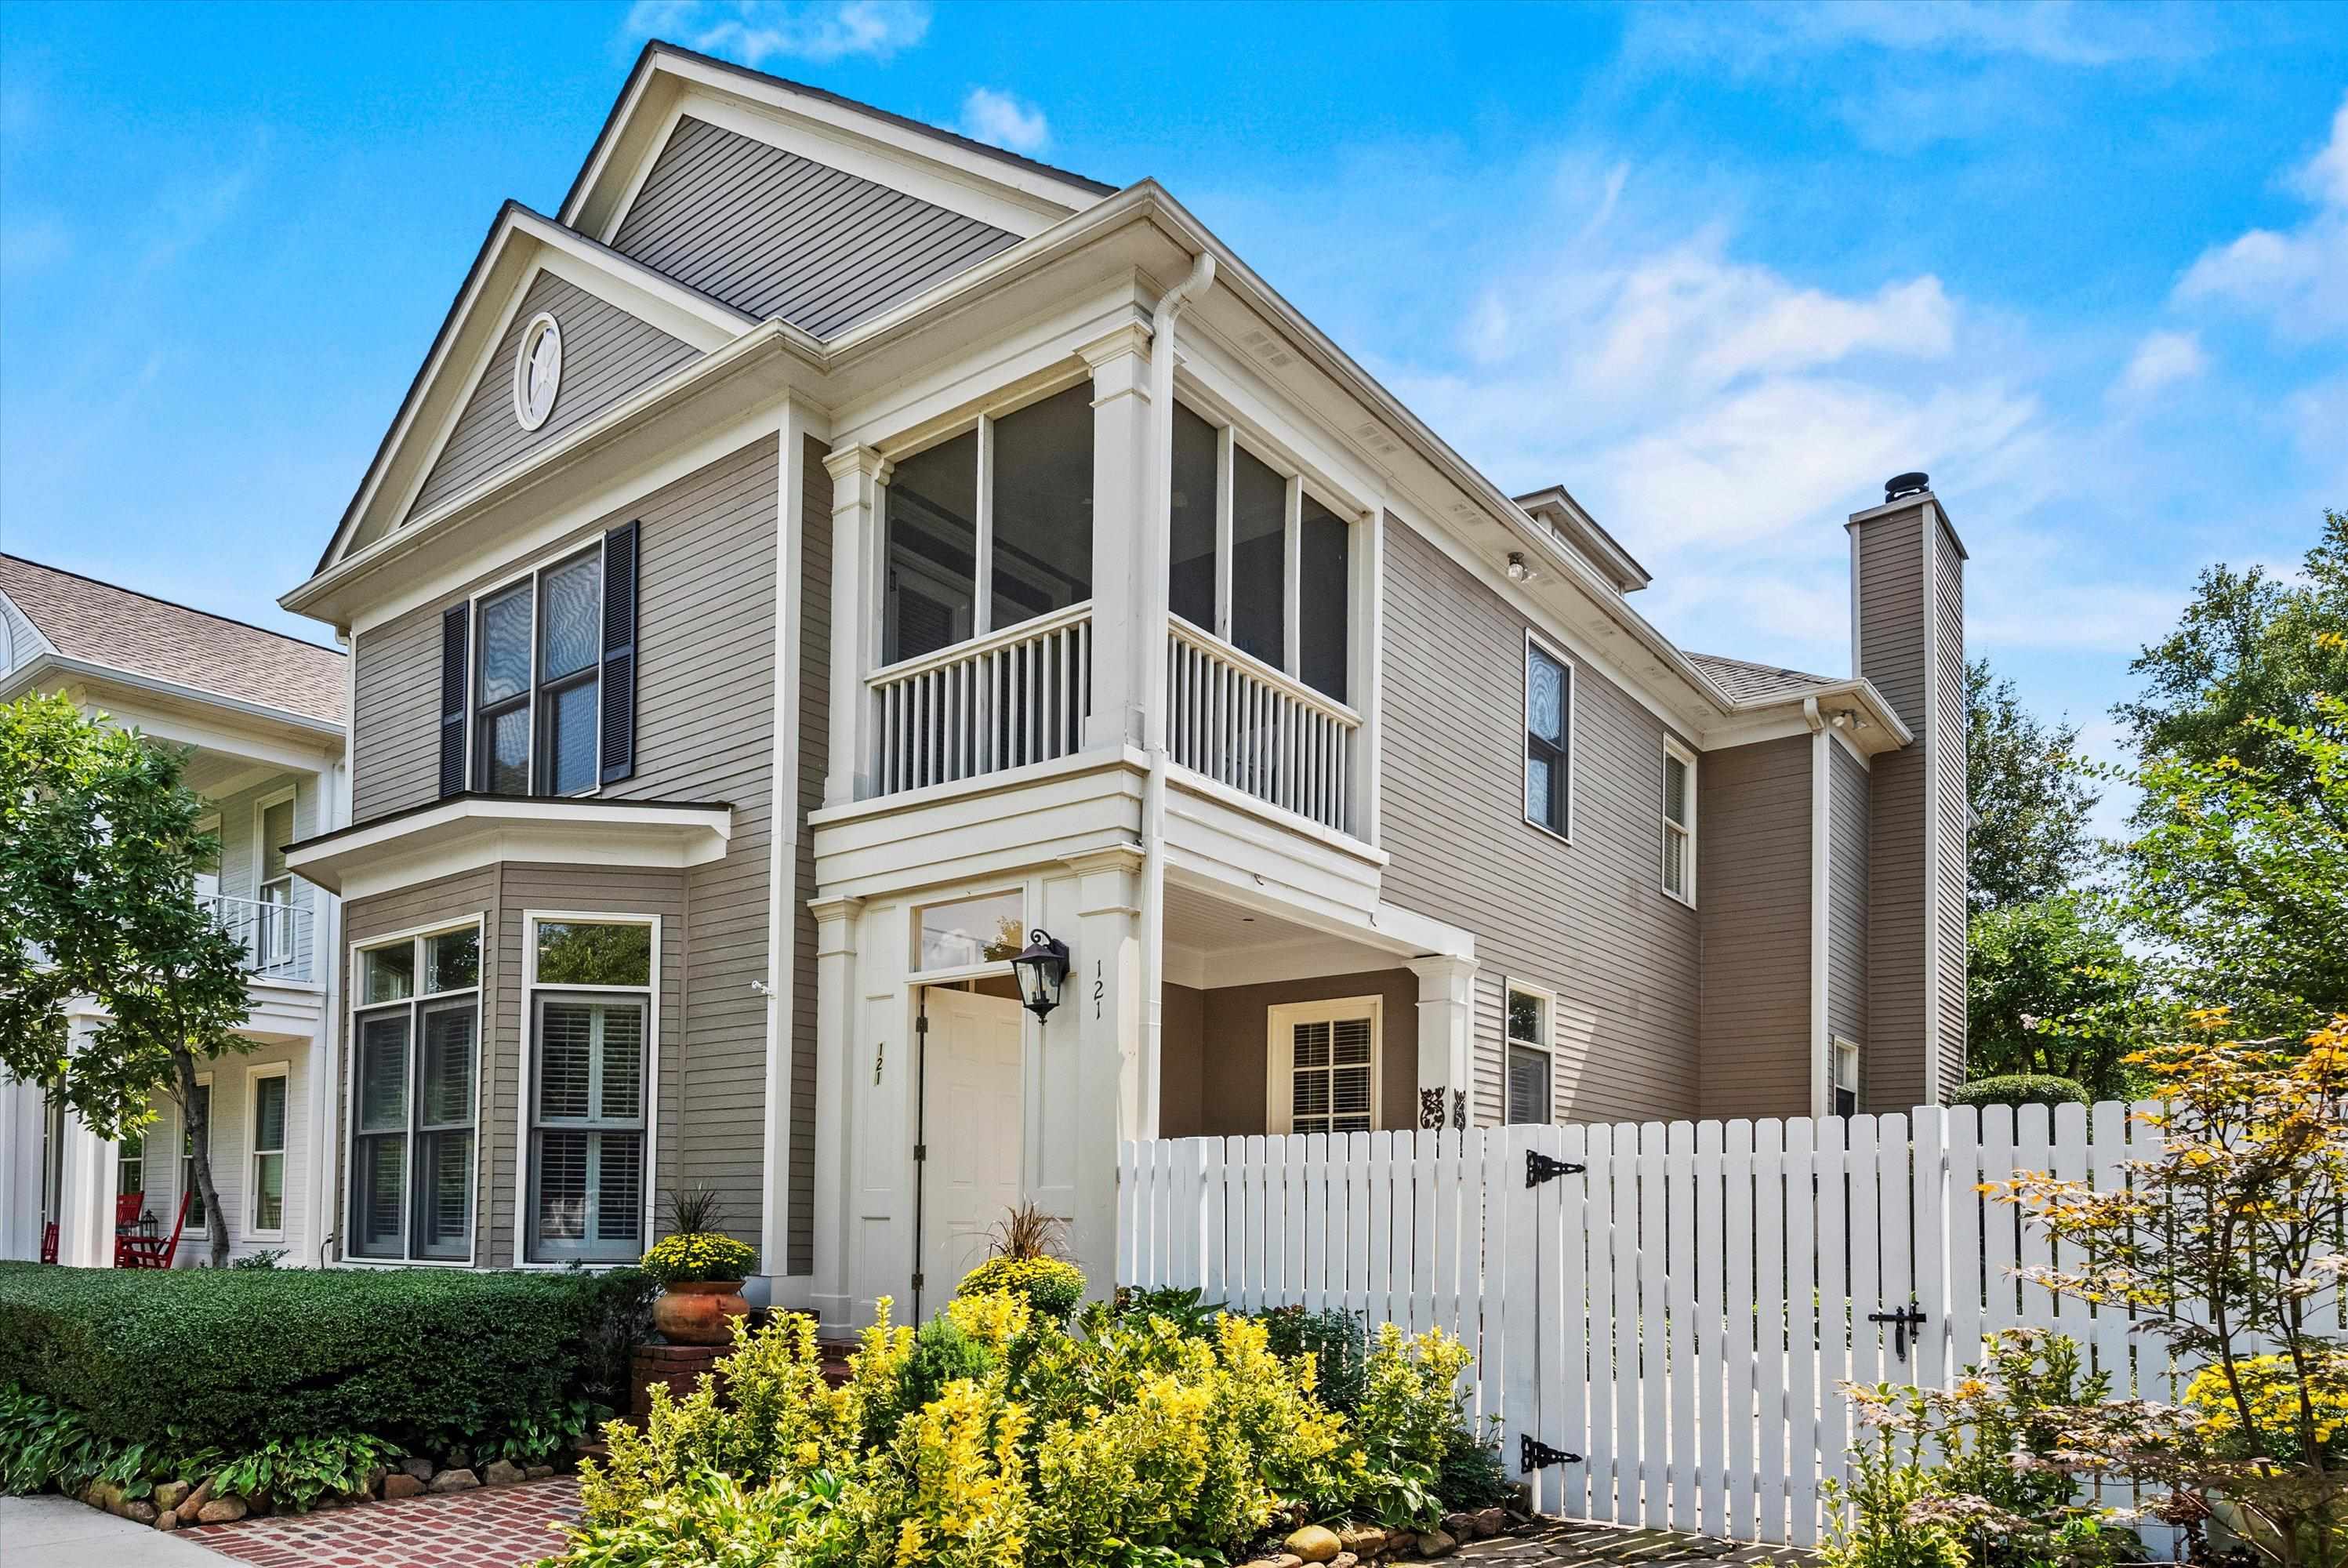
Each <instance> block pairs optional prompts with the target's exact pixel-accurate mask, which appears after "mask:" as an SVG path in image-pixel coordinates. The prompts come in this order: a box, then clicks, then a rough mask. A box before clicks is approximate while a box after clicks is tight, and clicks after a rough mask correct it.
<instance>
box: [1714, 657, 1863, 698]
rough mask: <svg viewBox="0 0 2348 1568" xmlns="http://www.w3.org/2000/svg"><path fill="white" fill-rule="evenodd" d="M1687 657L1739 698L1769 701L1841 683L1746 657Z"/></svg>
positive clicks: (1826, 677) (1716, 683) (1717, 684)
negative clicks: (1757, 663) (1755, 661)
mask: <svg viewBox="0 0 2348 1568" xmlns="http://www.w3.org/2000/svg"><path fill="white" fill-rule="evenodd" d="M1687 659H1688V663H1690V664H1692V665H1694V666H1695V667H1696V668H1698V669H1700V670H1702V671H1703V672H1704V674H1705V675H1706V676H1710V677H1711V678H1712V682H1713V684H1714V685H1715V686H1718V687H1720V689H1721V690H1723V691H1725V692H1726V693H1727V694H1728V695H1729V696H1731V697H1733V698H1734V699H1735V700H1736V701H1738V702H1768V701H1771V700H1773V699H1775V698H1777V697H1786V696H1799V695H1801V694H1802V693H1803V692H1806V691H1810V690H1813V689H1815V688H1816V687H1818V686H1837V685H1839V684H1840V683H1839V682H1838V681H1837V680H1836V679H1835V678H1834V677H1833V676H1813V675H1806V674H1804V673H1803V672H1802V671H1800V670H1781V669H1778V668H1777V667H1776V666H1775V665H1756V664H1754V663H1752V662H1751V661H1750V660H1747V659H1732V658H1728V657H1726V656H1725V655H1720V654H1689V655H1687Z"/></svg>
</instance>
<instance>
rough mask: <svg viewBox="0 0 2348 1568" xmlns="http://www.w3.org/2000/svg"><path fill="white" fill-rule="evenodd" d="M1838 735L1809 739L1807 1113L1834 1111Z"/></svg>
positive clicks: (1822, 731) (1822, 732)
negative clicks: (1831, 952) (1830, 948)
mask: <svg viewBox="0 0 2348 1568" xmlns="http://www.w3.org/2000/svg"><path fill="white" fill-rule="evenodd" d="M1837 733H1838V731H1836V730H1834V729H1831V728H1828V727H1820V728H1819V729H1818V730H1817V731H1816V732H1814V733H1813V735H1812V736H1811V738H1810V974H1809V995H1810V1114H1811V1115H1813V1116H1826V1115H1828V1114H1829V1113H1830V1112H1831V1111H1832V1110H1833V1109H1834V1064H1833V1062H1832V1060H1831V1059H1830V1057H1831V1056H1832V1052H1833V1047H1832V1045H1831V1043H1830V1041H1829V1038H1828V1036H1829V1033H1830V1028H1831V1020H1830V1019H1829V1018H1828V1006H1827V995H1828V978H1829V975H1830V967H1829V965H1828V954H1827V944H1828V941H1829V940H1830V939H1831V937H1832V935H1833V932H1834V924H1833V921H1832V919H1831V916H1832V913H1833V911H1832V909H1831V907H1830V901H1831V900H1832V898H1833V892H1834V878H1833V874H1832V866H1831V861H1832V857H1833V854H1834V834H1833V823H1834V777H1833V763H1834V748H1832V747H1831V746H1830V745H1828V742H1827V737H1828V736H1829V735H1834V734H1837Z"/></svg>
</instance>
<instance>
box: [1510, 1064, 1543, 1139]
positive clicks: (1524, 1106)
mask: <svg viewBox="0 0 2348 1568" xmlns="http://www.w3.org/2000/svg"><path fill="white" fill-rule="evenodd" d="M1508 1112H1509V1121H1511V1122H1526V1121H1533V1122H1542V1121H1548V1120H1550V1101H1549V1053H1548V1052H1547V1051H1529V1050H1526V1049H1524V1048H1523V1047H1518V1046H1511V1047H1509V1106H1508Z"/></svg>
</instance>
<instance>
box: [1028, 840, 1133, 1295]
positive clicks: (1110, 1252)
mask: <svg viewBox="0 0 2348 1568" xmlns="http://www.w3.org/2000/svg"><path fill="white" fill-rule="evenodd" d="M1066 864H1067V866H1068V869H1069V870H1071V871H1073V872H1076V913H1077V917H1078V918H1077V923H1076V935H1075V939H1074V940H1073V941H1071V942H1070V943H1069V944H1068V947H1069V954H1068V980H1067V987H1066V991H1065V993H1064V997H1065V1000H1064V1002H1063V1004H1062V1011H1061V1013H1058V1014H1055V1015H1054V1016H1053V1017H1052V1019H1051V1026H1053V1027H1054V1028H1061V1027H1073V1028H1074V1029H1075V1031H1076V1128H1075V1130H1074V1132H1073V1134H1072V1136H1074V1137H1075V1139H1076V1150H1075V1155H1076V1158H1075V1160H1074V1161H1073V1166H1074V1170H1075V1176H1076V1214H1075V1218H1074V1221H1073V1222H1072V1223H1071V1224H1070V1225H1069V1227H1068V1247H1069V1251H1070V1252H1072V1253H1075V1254H1076V1263H1077V1265H1078V1266H1079V1267H1081V1268H1082V1269H1083V1270H1084V1271H1085V1279H1086V1283H1087V1285H1088V1288H1089V1290H1090V1292H1091V1294H1093V1295H1109V1294H1110V1293H1111V1292H1113V1291H1114V1290H1115V1288H1116V1286H1117V1277H1116V1274H1117V1144H1118V1143H1119V1142H1120V1141H1121V1140H1125V1139H1128V1138H1138V1137H1141V1136H1143V1132H1142V1127H1141V1100H1142V1096H1141V1007H1142V996H1141V896H1140V895H1141V890H1140V885H1139V883H1140V875H1141V851H1140V850H1139V849H1138V847H1136V846H1134V845H1131V844H1118V845H1115V846H1113V847H1111V848H1108V849H1105V850H1094V851H1090V852H1088V853H1086V854H1081V855H1074V856H1071V857H1069V858H1068V860H1067V861H1066ZM1071 1013H1072V1014H1074V1015H1075V1016H1074V1017H1073V1018H1070V1019H1069V1020H1068V1022H1067V1024H1066V1025H1063V1024H1062V1023H1061V1018H1062V1016H1065V1015H1066V1014H1071Z"/></svg>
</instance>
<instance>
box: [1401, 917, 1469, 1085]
mask: <svg viewBox="0 0 2348 1568" xmlns="http://www.w3.org/2000/svg"><path fill="white" fill-rule="evenodd" d="M1410 972H1411V973H1412V974H1414V975H1417V976H1418V1125H1419V1126H1420V1127H1421V1128H1430V1127H1465V1126H1467V1124H1468V1115H1469V1107H1468V1095H1469V1091H1470V1089H1471V1088H1472V1087H1473V1074H1474V1063H1475V1056H1474V1050H1473V1047H1474V1043H1475V1038H1476V961H1475V960H1474V959H1472V958H1456V957H1453V956H1451V955H1449V954H1436V955H1435V956H1433V957H1429V958H1414V959H1412V960H1410Z"/></svg>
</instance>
